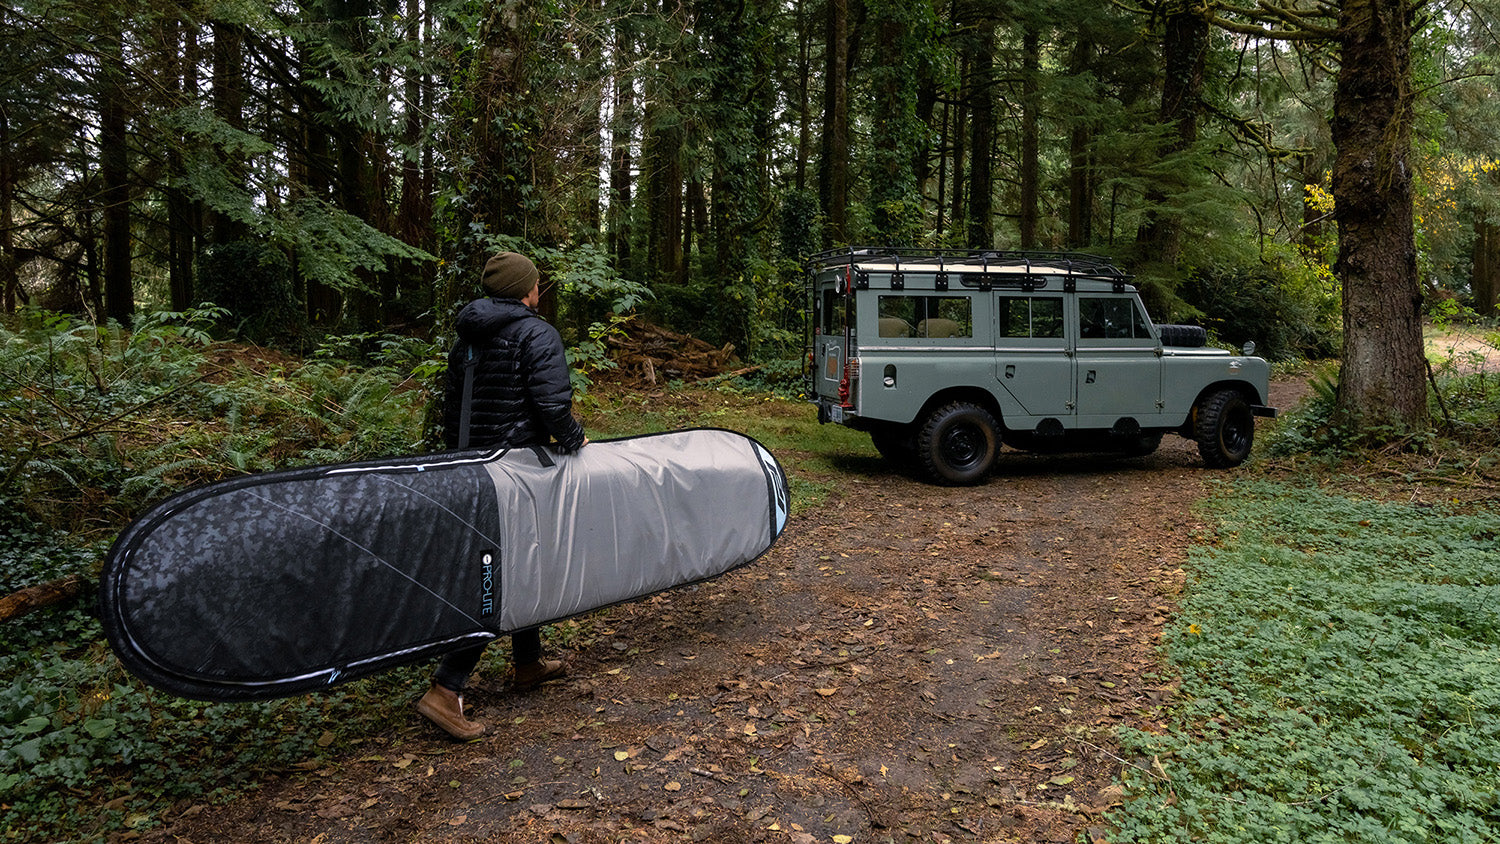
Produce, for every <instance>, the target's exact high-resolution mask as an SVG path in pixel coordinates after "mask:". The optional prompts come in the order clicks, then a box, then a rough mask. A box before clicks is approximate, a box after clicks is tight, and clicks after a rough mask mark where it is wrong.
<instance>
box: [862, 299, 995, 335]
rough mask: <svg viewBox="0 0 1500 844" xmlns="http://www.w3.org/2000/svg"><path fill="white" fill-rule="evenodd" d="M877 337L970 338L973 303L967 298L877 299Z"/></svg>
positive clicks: (972, 325)
mask: <svg viewBox="0 0 1500 844" xmlns="http://www.w3.org/2000/svg"><path fill="white" fill-rule="evenodd" d="M877 325H878V326H879V329H880V336H881V337H931V338H942V337H973V336H974V313H973V303H972V301H971V300H970V299H969V297H967V296H881V297H880V315H879V318H878V321H877Z"/></svg>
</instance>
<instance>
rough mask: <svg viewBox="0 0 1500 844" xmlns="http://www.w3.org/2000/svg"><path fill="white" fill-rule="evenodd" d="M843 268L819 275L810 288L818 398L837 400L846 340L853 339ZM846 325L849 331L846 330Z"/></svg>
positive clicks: (849, 302) (835, 402)
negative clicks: (843, 283) (811, 290)
mask: <svg viewBox="0 0 1500 844" xmlns="http://www.w3.org/2000/svg"><path fill="white" fill-rule="evenodd" d="M843 278H844V272H843V270H842V269H839V270H837V271H836V272H829V273H825V274H823V275H821V276H819V277H818V280H817V283H816V286H815V288H814V290H813V297H814V298H813V323H814V325H813V366H814V367H815V369H816V372H814V374H813V383H814V387H815V389H816V390H817V393H818V395H819V396H820V397H821V398H824V399H828V400H830V401H831V402H832V403H833V404H835V405H837V404H838V403H839V382H840V381H841V380H843V377H844V360H845V358H846V357H847V353H848V352H847V349H846V348H845V344H846V343H847V342H852V339H853V338H852V337H851V336H850V335H849V331H852V330H853V323H852V322H851V321H850V320H851V319H852V317H853V313H852V307H853V304H852V301H851V300H852V298H853V297H846V296H845V295H844V293H843V285H842V280H843ZM846 328H847V329H848V331H846Z"/></svg>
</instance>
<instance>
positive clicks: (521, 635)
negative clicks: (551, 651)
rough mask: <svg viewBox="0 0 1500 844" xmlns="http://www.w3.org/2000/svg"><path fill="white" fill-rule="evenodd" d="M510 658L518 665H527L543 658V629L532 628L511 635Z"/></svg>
mask: <svg viewBox="0 0 1500 844" xmlns="http://www.w3.org/2000/svg"><path fill="white" fill-rule="evenodd" d="M510 657H511V662H514V663H515V664H516V665H527V664H530V663H533V662H536V661H537V660H539V659H541V658H542V628H540V627H531V628H528V629H526V630H517V631H516V632H514V633H512V634H510Z"/></svg>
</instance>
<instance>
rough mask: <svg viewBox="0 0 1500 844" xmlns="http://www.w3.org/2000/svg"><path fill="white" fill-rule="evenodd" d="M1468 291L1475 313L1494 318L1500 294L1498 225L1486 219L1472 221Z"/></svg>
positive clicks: (1499, 225) (1499, 237) (1499, 234)
mask: <svg viewBox="0 0 1500 844" xmlns="http://www.w3.org/2000/svg"><path fill="white" fill-rule="evenodd" d="M1469 290H1470V292H1471V293H1472V295H1473V299H1474V311H1475V313H1477V314H1479V315H1480V316H1483V317H1492V316H1494V315H1495V313H1496V308H1495V300H1496V296H1497V294H1500V224H1496V223H1493V222H1490V221H1489V220H1487V219H1480V220H1475V221H1474V271H1473V276H1472V278H1471V279H1470V282H1469Z"/></svg>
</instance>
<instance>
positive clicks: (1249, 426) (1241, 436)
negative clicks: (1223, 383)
mask: <svg viewBox="0 0 1500 844" xmlns="http://www.w3.org/2000/svg"><path fill="white" fill-rule="evenodd" d="M1193 438H1194V439H1196V440H1197V441H1198V453H1199V454H1201V455H1203V462H1204V463H1205V464H1207V465H1208V467H1209V468H1210V469H1227V468H1229V467H1231V466H1238V465H1240V464H1241V463H1243V462H1245V458H1247V457H1249V456H1250V447H1251V446H1252V445H1254V443H1255V414H1254V412H1253V411H1251V409H1250V403H1249V402H1247V401H1245V397H1244V396H1243V395H1241V394H1240V392H1239V391H1238V390H1219V391H1218V392H1216V393H1209V394H1208V395H1207V396H1205V397H1204V398H1203V400H1202V401H1200V402H1198V407H1197V408H1196V411H1195V413H1194V421H1193Z"/></svg>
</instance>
